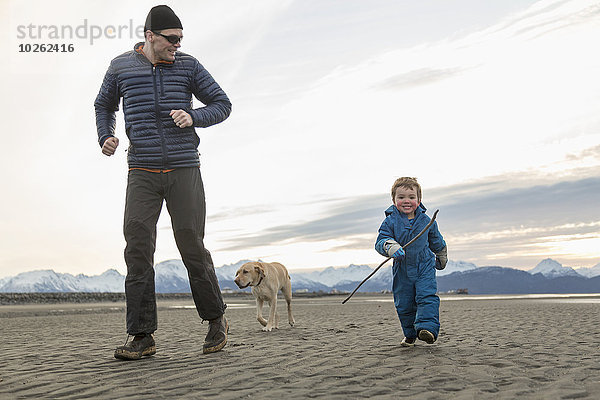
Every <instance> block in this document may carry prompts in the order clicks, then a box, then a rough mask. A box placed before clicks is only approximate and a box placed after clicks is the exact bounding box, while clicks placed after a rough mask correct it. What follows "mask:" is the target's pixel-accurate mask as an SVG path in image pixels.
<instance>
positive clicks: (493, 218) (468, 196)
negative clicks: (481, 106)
mask: <svg viewBox="0 0 600 400" xmlns="http://www.w3.org/2000/svg"><path fill="white" fill-rule="evenodd" d="M516 183H517V184H520V186H517V187H515V186H512V187H511V184H512V185H515V184H516ZM598 193H600V178H598V177H593V178H586V179H580V180H565V181H560V182H555V183H553V184H543V185H541V184H538V185H533V184H532V185H530V186H524V182H515V181H514V180H511V177H507V178H504V179H503V178H502V177H495V178H491V179H490V180H489V181H483V182H473V183H466V184H458V185H451V186H447V187H441V188H432V189H429V190H425V194H424V197H425V203H426V204H429V205H430V206H431V208H430V209H429V214H430V215H431V213H432V211H433V209H434V208H439V209H440V210H441V211H440V214H439V216H438V224H439V226H440V229H441V231H442V233H443V234H444V236H445V238H446V240H447V242H448V243H449V247H450V248H451V249H452V253H453V256H454V257H456V258H455V259H467V258H468V259H477V260H494V259H497V258H499V257H501V256H503V257H508V256H509V255H512V256H514V257H516V255H517V254H520V256H521V257H522V256H523V254H524V253H527V252H529V253H531V254H537V253H539V252H542V251H544V250H546V249H547V247H548V246H546V245H545V244H544V243H546V242H553V241H559V239H560V238H563V239H560V240H561V241H564V240H565V239H564V237H567V236H573V238H575V239H574V240H577V239H576V238H577V237H578V236H577V235H580V236H581V237H580V238H579V239H581V240H584V239H590V238H592V239H593V238H594V237H598V234H597V232H598V227H599V226H600V219H599V217H598V216H599V215H600V206H599V203H598V201H597V197H598ZM389 204H390V200H389V196H388V195H387V193H386V194H382V195H365V196H359V197H357V198H354V199H351V200H343V199H335V200H333V201H332V202H331V203H330V205H329V206H328V207H327V210H326V213H325V214H326V215H325V216H323V217H321V218H315V219H307V220H305V221H299V222H296V223H290V224H280V225H275V226H272V227H270V228H267V229H264V230H262V231H259V232H257V233H255V234H253V235H250V236H243V235H242V236H233V237H229V238H228V239H226V240H225V241H222V242H221V244H223V245H224V247H223V248H221V250H228V249H230V248H253V247H261V246H265V245H267V244H268V245H276V244H285V243H287V242H323V241H328V240H331V241H337V242H340V244H338V245H337V246H335V247H333V248H331V249H329V251H345V250H348V249H357V248H362V249H371V248H372V246H373V240H374V238H375V236H376V234H377V229H378V228H379V225H380V223H381V221H382V220H383V211H384V210H385V209H386V208H387V207H388V206H389ZM594 235H596V236H594ZM534 249H537V250H536V251H534ZM512 256H511V257H512ZM545 256H550V254H546V255H545ZM480 262H481V261H480Z"/></svg>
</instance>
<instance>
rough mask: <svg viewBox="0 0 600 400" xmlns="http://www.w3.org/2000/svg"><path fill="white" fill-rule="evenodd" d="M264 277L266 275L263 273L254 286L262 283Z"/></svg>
mask: <svg viewBox="0 0 600 400" xmlns="http://www.w3.org/2000/svg"><path fill="white" fill-rule="evenodd" d="M263 278H264V276H262V275H261V276H260V279H259V280H258V283H257V284H256V285H254V286H258V285H260V283H261V282H262V280H263Z"/></svg>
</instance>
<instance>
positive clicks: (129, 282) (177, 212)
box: [123, 168, 226, 335]
mask: <svg viewBox="0 0 600 400" xmlns="http://www.w3.org/2000/svg"><path fill="white" fill-rule="evenodd" d="M163 200H164V201H165V202H166V204H167V210H168V211H169V214H170V216H171V225H172V227H173V233H174V235H175V242H176V243H177V248H178V249H179V252H180V254H181V258H182V260H183V263H184V264H185V267H186V268H187V270H188V276H189V279H190V287H191V290H192V297H193V298H194V303H195V304H196V309H197V310H198V314H199V315H200V318H202V319H205V320H210V319H214V318H218V317H220V316H221V315H223V313H224V312H225V308H226V305H225V303H224V302H223V297H222V296H221V291H220V289H219V282H218V280H217V276H216V274H215V269H214V266H213V262H212V258H211V256H210V253H209V252H208V250H206V248H205V247H204V222H205V218H206V203H205V198H204V185H203V183H202V176H201V175H200V169H199V168H178V169H175V170H173V171H171V172H166V173H163V172H161V173H156V172H149V171H143V170H135V169H134V170H130V171H129V176H128V178H127V195H126V202H125V220H124V224H123V232H124V234H125V241H126V242H127V246H126V247H125V263H126V264H127V277H126V279H125V296H126V301H127V333H129V334H130V335H136V334H143V333H153V332H154V331H155V330H156V328H157V313H156V296H155V287H154V250H155V248H156V224H157V222H158V217H159V215H160V211H161V209H162V204H163Z"/></svg>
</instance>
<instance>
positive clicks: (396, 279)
mask: <svg viewBox="0 0 600 400" xmlns="http://www.w3.org/2000/svg"><path fill="white" fill-rule="evenodd" d="M425 211H426V209H425V207H424V206H423V204H420V205H419V207H418V208H417V210H416V211H415V218H414V219H412V220H409V219H408V217H407V216H406V214H404V213H401V212H400V211H398V209H397V208H396V206H394V205H392V206H390V207H389V208H388V209H387V210H386V211H385V215H386V218H385V219H384V220H383V223H382V224H381V227H380V228H379V235H378V236H377V240H376V242H375V250H377V252H378V253H379V254H381V255H383V256H385V257H388V254H387V253H386V252H385V250H384V249H383V246H382V244H383V242H384V240H385V239H393V240H395V241H396V242H397V243H398V244H400V246H403V248H404V245H405V244H406V243H407V242H408V241H409V240H411V239H412V238H414V237H415V236H417V235H418V234H419V232H421V230H422V229H423V228H425V226H426V225H427V224H428V223H429V221H430V220H431V219H430V218H429V217H428V216H427V215H426V214H425ZM382 239H384V240H382ZM444 247H446V242H444V238H443V237H442V235H441V233H440V232H439V230H438V227H437V222H434V223H433V224H432V225H431V227H430V228H429V230H428V232H426V233H424V234H423V235H422V236H421V237H420V238H419V239H417V241H415V242H414V243H413V244H411V245H410V246H409V247H408V248H407V249H405V250H404V251H405V252H406V255H405V256H404V258H402V259H401V260H398V259H394V264H393V266H392V274H393V282H392V291H393V293H394V305H395V306H396V312H397V313H398V318H400V323H401V324H402V330H403V332H404V336H406V337H407V338H416V337H417V334H418V332H419V331H420V330H421V329H426V330H428V331H429V332H431V333H432V334H433V335H434V336H435V337H436V338H437V336H438V333H439V330H440V315H439V314H440V311H439V308H440V298H439V297H438V296H437V295H436V292H437V282H436V280H435V271H436V269H435V254H434V253H436V252H439V251H440V250H442V249H443V248H444Z"/></svg>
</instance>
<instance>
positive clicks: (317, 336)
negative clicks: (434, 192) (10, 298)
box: [0, 295, 600, 399]
mask: <svg viewBox="0 0 600 400" xmlns="http://www.w3.org/2000/svg"><path fill="white" fill-rule="evenodd" d="M343 298H344V297H342V296H341V297H321V298H296V299H294V302H293V308H294V314H295V318H296V322H297V324H296V326H295V327H293V328H291V327H290V326H289V325H287V319H286V315H285V312H284V309H283V304H281V303H283V302H280V307H281V308H280V314H281V322H280V329H278V330H276V331H273V332H270V333H269V332H262V331H261V329H260V328H261V326H260V325H259V324H258V322H257V321H256V320H255V308H254V301H253V299H252V298H226V301H227V303H228V305H229V308H228V310H227V313H226V315H227V317H228V319H229V321H230V331H229V343H228V345H227V346H226V347H225V349H224V350H223V351H221V352H219V353H216V354H210V355H203V354H202V342H203V339H204V336H205V334H206V331H207V329H208V325H207V323H205V324H201V323H200V319H199V318H198V316H197V314H196V311H195V309H194V308H193V306H192V303H191V301H182V300H163V301H160V302H159V329H158V331H157V332H156V342H157V351H158V352H157V354H156V355H155V356H153V357H149V358H145V359H142V360H140V361H133V362H132V361H120V360H116V359H115V358H113V350H114V347H115V346H117V345H119V344H122V343H123V342H124V341H125V339H126V334H124V333H123V332H124V319H125V315H124V309H125V308H124V303H122V302H113V303H100V304H99V303H92V304H35V305H10V306H0V324H1V330H0V336H1V343H2V351H1V352H0V398H2V399H21V398H48V399H50V398H51V399H78V398H100V399H121V398H127V399H150V398H151V399H166V398H168V399H217V398H218V399H242V398H250V399H304V398H327V399H362V398H372V399H396V398H407V399H481V398H490V399H491V398H493V399H498V398H500V399H517V398H518V399H597V398H600V348H599V344H600V333H599V332H598V328H597V327H598V323H599V321H598V320H599V318H598V317H599V316H600V313H599V311H600V299H599V298H597V297H596V298H585V297H584V298H573V299H571V298H562V299H561V298H545V299H491V300H481V299H473V298H471V297H455V298H443V299H442V304H441V323H442V330H441V333H440V337H439V339H438V341H437V342H436V343H435V344H433V345H426V344H425V343H422V342H421V343H419V345H418V346H416V347H415V348H401V347H400V346H399V343H400V341H401V340H402V334H401V330H400V324H399V322H398V318H397V317H396V314H395V310H394V307H393V303H392V301H391V295H386V296H379V295H378V296H365V295H362V296H355V297H353V298H352V299H351V300H350V301H349V302H348V303H346V304H345V305H342V304H341V301H342V300H343Z"/></svg>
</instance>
